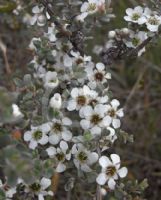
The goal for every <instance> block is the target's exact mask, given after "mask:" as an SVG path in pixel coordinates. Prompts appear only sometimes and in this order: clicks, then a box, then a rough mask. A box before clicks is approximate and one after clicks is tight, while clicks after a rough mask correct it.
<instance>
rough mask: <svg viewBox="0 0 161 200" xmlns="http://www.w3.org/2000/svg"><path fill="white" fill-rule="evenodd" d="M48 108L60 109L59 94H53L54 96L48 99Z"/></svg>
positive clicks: (60, 99)
mask: <svg viewBox="0 0 161 200" xmlns="http://www.w3.org/2000/svg"><path fill="white" fill-rule="evenodd" d="M49 104H50V107H52V108H54V109H60V108H61V106H62V98H61V95H60V94H59V93H55V94H54V96H53V97H52V98H51V99H50V103H49Z"/></svg>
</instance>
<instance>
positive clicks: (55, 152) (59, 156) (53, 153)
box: [46, 141, 71, 173]
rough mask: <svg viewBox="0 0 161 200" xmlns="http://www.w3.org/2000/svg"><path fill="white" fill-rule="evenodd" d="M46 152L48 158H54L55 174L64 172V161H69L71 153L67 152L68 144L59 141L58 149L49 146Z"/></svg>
mask: <svg viewBox="0 0 161 200" xmlns="http://www.w3.org/2000/svg"><path fill="white" fill-rule="evenodd" d="M46 151H47V153H48V155H49V157H50V158H56V161H57V167H56V172H58V173H61V172H64V171H65V170H66V164H65V161H66V160H67V161H69V160H70V159H71V151H70V150H69V147H68V144H67V143H66V142H65V141H61V142H60V145H59V147H58V148H55V147H52V146H51V147H49V148H47V149H46Z"/></svg>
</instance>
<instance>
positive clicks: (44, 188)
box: [0, 177, 54, 200]
mask: <svg viewBox="0 0 161 200" xmlns="http://www.w3.org/2000/svg"><path fill="white" fill-rule="evenodd" d="M18 185H23V192H25V193H30V194H33V195H34V196H36V197H37V198H38V200H44V199H45V198H44V197H46V196H53V195H54V193H53V192H52V191H51V190H48V189H49V187H50V186H51V180H50V179H48V178H46V177H42V178H41V179H40V180H37V181H36V182H34V183H32V184H30V185H28V184H26V183H25V182H24V181H23V180H22V179H21V178H18V180H17V185H16V186H15V187H11V188H9V187H8V185H7V183H4V184H3V183H2V181H1V180H0V189H1V190H2V191H3V192H4V194H5V200H11V199H13V198H14V195H15V194H16V192H17V191H16V187H17V186H18Z"/></svg>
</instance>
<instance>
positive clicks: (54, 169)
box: [0, 0, 161, 200]
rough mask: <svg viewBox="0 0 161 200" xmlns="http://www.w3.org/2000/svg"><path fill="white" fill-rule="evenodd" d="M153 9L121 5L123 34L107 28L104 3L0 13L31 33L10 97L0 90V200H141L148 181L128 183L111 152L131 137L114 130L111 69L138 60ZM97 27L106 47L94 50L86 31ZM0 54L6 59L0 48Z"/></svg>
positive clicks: (149, 39) (45, 4) (35, 5)
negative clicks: (24, 67) (25, 62)
mask: <svg viewBox="0 0 161 200" xmlns="http://www.w3.org/2000/svg"><path fill="white" fill-rule="evenodd" d="M152 5H153V2H151V4H149V5H138V6H136V7H134V8H127V9H126V10H125V15H124V17H122V20H124V21H125V22H126V25H127V27H122V28H121V29H118V28H117V27H116V29H115V30H109V28H108V24H109V21H111V20H113V18H117V17H120V16H117V13H113V12H112V3H111V0H87V1H79V0H66V1H62V0H57V1H51V0H40V1H34V2H29V3H26V2H25V1H24V2H23V1H22V2H20V1H13V2H12V3H6V4H4V5H2V6H1V7H0V9H1V12H2V13H3V17H4V18H5V17H6V15H7V12H12V15H14V16H16V17H17V19H19V20H20V21H21V23H22V24H23V25H24V26H26V27H28V28H30V29H34V34H35V36H34V37H33V38H32V40H31V41H30V42H29V49H30V51H31V52H32V55H33V58H32V60H31V61H30V63H29V66H28V67H29V69H30V73H28V74H26V75H25V76H24V77H23V78H21V79H18V78H15V79H14V84H15V86H16V89H15V92H14V93H9V92H7V91H6V90H5V89H4V88H1V89H0V98H1V101H2V105H3V106H4V105H5V109H4V110H3V109H2V114H3V115H2V116H3V117H2V119H1V118H0V119H1V132H0V134H1V141H2V142H1V143H2V144H1V152H0V156H1V163H0V171H1V180H0V199H2V200H4V199H7V200H9V199H13V200H22V199H26V200H36V199H38V200H44V199H46V200H50V199H97V200H101V199H143V197H142V194H143V191H144V189H145V188H146V187H147V180H146V179H145V180H143V181H142V182H138V181H131V180H129V178H128V169H127V167H126V166H125V165H126V162H125V161H123V160H122V157H123V155H118V153H117V151H116V149H115V144H116V142H122V141H124V142H125V145H124V148H126V143H127V142H133V136H132V135H131V134H128V133H126V132H125V131H123V130H122V129H121V119H122V117H124V110H123V106H122V105H121V104H120V102H119V100H118V99H116V98H114V97H113V94H112V91H111V89H110V80H111V79H112V75H111V73H110V72H111V69H110V67H111V66H112V65H114V63H115V62H117V61H120V60H126V59H133V58H135V59H137V58H138V57H140V56H142V55H143V54H144V53H145V51H146V45H148V44H149V45H150V43H153V42H154V41H156V40H157V38H158V37H159V32H160V25H161V15H160V9H159V8H160V7H159V6H160V5H159V2H158V4H156V6H155V7H154V6H153V7H152ZM148 6H149V7H148ZM102 28H104V29H106V30H107V32H106V34H105V35H104V37H105V38H106V41H107V42H106V43H105V44H104V45H102V46H101V45H100V44H98V43H97V38H94V37H93V34H92V33H93V31H94V30H95V29H97V30H99V29H102ZM91 41H92V42H91ZM0 48H1V50H2V51H3V52H4V55H5V46H4V45H3V42H0ZM8 73H10V71H8ZM116 95H117V94H115V96H116ZM12 98H14V99H16V100H15V102H16V103H13V102H12V100H11V99H12ZM11 104H12V106H10V105H11ZM3 106H2V107H3ZM6 109H7V111H6ZM13 127H16V130H17V131H14V132H12V130H13ZM8 133H12V134H8ZM129 171H130V169H129ZM145 178H146V177H145Z"/></svg>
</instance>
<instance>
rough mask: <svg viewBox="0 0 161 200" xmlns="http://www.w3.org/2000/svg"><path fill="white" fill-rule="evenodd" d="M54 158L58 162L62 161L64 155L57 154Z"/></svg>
mask: <svg viewBox="0 0 161 200" xmlns="http://www.w3.org/2000/svg"><path fill="white" fill-rule="evenodd" d="M56 157H57V159H58V161H63V160H64V158H65V155H64V153H58V154H57V155H56Z"/></svg>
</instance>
